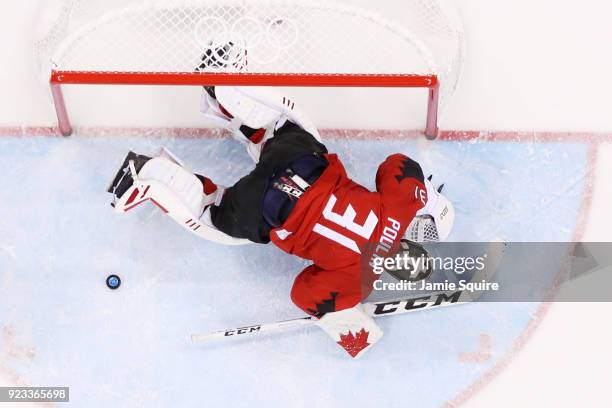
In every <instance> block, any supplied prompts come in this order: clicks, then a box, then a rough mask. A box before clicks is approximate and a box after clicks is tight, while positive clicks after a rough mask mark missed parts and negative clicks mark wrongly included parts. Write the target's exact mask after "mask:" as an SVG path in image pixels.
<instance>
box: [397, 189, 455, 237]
mask: <svg viewBox="0 0 612 408" xmlns="http://www.w3.org/2000/svg"><path fill="white" fill-rule="evenodd" d="M425 187H426V188H427V197H428V200H427V204H426V205H425V207H423V208H422V209H420V210H419V211H418V212H417V214H416V216H415V217H414V219H413V220H412V222H411V223H410V225H409V226H408V229H407V230H406V234H405V235H404V238H406V239H407V240H409V241H412V242H438V241H444V240H446V238H448V236H449V235H450V233H451V231H452V229H453V225H454V224H455V208H454V207H453V203H451V202H450V200H449V199H448V198H446V197H445V196H444V195H442V194H440V193H438V192H437V191H436V189H435V188H434V187H433V185H432V184H431V182H430V181H429V180H426V181H425Z"/></svg>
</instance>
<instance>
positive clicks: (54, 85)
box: [50, 71, 440, 139]
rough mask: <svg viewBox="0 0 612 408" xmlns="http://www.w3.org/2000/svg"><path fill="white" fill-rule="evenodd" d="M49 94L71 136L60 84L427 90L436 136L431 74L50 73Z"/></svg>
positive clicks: (430, 130) (429, 129)
mask: <svg viewBox="0 0 612 408" xmlns="http://www.w3.org/2000/svg"><path fill="white" fill-rule="evenodd" d="M50 84H51V93H52V95H53V103H54V104H55V111H56V113H57V120H58V127H59V130H60V132H61V134H62V135H64V136H70V135H71V134H72V125H71V124H70V119H69V116H68V111H67V109H66V103H65V101H64V96H63V93H62V88H61V87H62V85H191V86H223V85H226V86H230V85H233V86H289V87H368V88H428V89H429V95H428V108H427V124H426V128H425V135H426V136H427V137H428V138H429V139H435V138H436V136H437V134H438V104H439V93H440V83H439V81H438V78H437V77H436V76H435V75H367V74H363V75H361V74H342V75H335V74H251V73H161V72H160V73H155V72H154V73H151V72H146V73H143V72H79V71H52V73H51V79H50Z"/></svg>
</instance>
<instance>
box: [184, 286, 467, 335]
mask: <svg viewBox="0 0 612 408" xmlns="http://www.w3.org/2000/svg"><path fill="white" fill-rule="evenodd" d="M472 300H473V299H472V298H471V297H470V296H469V295H468V294H467V293H464V292H463V291H455V292H436V293H431V294H424V295H420V296H413V297H406V298H402V299H397V300H386V301H379V302H366V303H364V308H365V311H366V313H367V314H369V315H370V316H372V317H381V316H391V315H398V314H404V313H409V312H415V311H418V310H428V309H435V308H438V307H444V306H451V305H459V304H464V303H469V302H471V301H472ZM317 321H318V319H317V318H316V317H313V316H306V317H300V318H297V319H291V320H283V321H278V322H274V323H262V324H256V325H252V326H243V327H237V328H233V329H226V330H219V331H214V332H211V333H208V334H192V335H191V341H192V342H193V343H202V342H206V341H210V340H220V339H227V338H234V337H237V336H239V337H240V338H246V337H249V336H254V335H257V334H260V333H271V332H280V331H283V330H289V329H294V328H297V327H305V326H314V325H316V324H317Z"/></svg>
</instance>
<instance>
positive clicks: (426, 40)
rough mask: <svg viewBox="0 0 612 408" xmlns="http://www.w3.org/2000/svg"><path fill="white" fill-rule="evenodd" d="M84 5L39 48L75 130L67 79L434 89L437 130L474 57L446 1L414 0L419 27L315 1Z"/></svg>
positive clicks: (433, 128)
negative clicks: (468, 56) (467, 59)
mask: <svg viewBox="0 0 612 408" xmlns="http://www.w3.org/2000/svg"><path fill="white" fill-rule="evenodd" d="M83 3H84V2H83V1H81V0H64V1H63V2H62V3H61V7H60V8H58V9H57V10H56V13H57V18H56V19H55V23H54V24H53V26H52V27H51V28H50V29H49V31H48V34H47V36H45V37H43V38H42V39H41V40H39V41H38V42H37V44H36V49H37V53H38V56H39V60H40V62H41V66H42V68H43V70H44V72H47V73H49V72H50V76H49V78H50V80H49V81H50V84H51V91H52V96H53V101H54V105H55V109H56V113H57V117H58V123H59V126H58V127H59V130H60V132H61V133H62V134H63V135H70V134H71V133H72V125H71V123H70V120H69V115H68V110H67V107H66V103H65V101H64V97H63V94H62V86H63V85H80V84H87V85H90V84H91V85H96V84H97V85H175V86H176V85H181V86H212V85H242V86H289V87H368V88H369V87H393V88H427V89H428V113H427V120H426V125H425V134H426V135H427V136H428V137H430V138H434V137H435V136H436V135H437V131H438V110H439V105H441V104H442V103H443V101H445V100H448V98H449V96H450V95H451V94H452V92H453V91H454V89H455V86H456V84H457V81H458V78H459V74H460V70H461V64H462V60H463V34H462V30H461V26H460V22H459V20H458V19H457V18H456V17H452V16H451V14H450V13H448V11H447V10H448V6H443V0H407V1H406V5H405V7H406V9H405V10H407V15H408V16H407V18H405V20H406V21H407V26H400V25H399V24H396V23H392V22H389V21H387V20H385V19H383V18H381V17H379V16H377V15H375V14H374V13H372V12H370V11H367V10H363V9H359V8H356V7H352V6H349V5H344V4H339V3H330V2H325V3H317V2H316V1H305V0H256V1H252V0H251V1H249V2H246V1H245V0H166V1H160V0H153V1H151V0H148V1H144V2H143V1H142V0H141V1H136V2H132V3H131V4H130V5H129V6H127V7H121V8H113V7H111V8H110V9H109V10H105V11H104V12H103V13H100V12H99V10H98V11H95V10H88V8H87V7H86V5H84V4H83ZM228 44H231V53H229V52H228V53H222V52H219V50H221V49H223V47H225V46H227V45H228ZM203 56H206V57H204V59H205V60H207V64H206V66H205V68H204V69H203V70H201V71H200V72H194V69H195V67H197V66H198V65H199V64H200V63H201V62H202V58H203Z"/></svg>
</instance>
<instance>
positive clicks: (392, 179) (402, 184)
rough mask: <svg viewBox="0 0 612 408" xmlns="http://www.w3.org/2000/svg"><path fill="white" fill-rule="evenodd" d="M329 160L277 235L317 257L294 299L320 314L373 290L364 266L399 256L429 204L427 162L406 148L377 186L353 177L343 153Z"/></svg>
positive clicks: (287, 247) (280, 242) (383, 168)
mask: <svg viewBox="0 0 612 408" xmlns="http://www.w3.org/2000/svg"><path fill="white" fill-rule="evenodd" d="M326 158H327V160H328V162H329V166H328V167H327V168H326V169H325V171H324V172H323V173H322V174H321V176H320V177H319V178H318V179H317V181H315V182H314V183H313V185H312V186H311V187H310V188H309V189H308V190H307V191H306V192H305V193H304V194H303V195H302V197H300V199H299V200H298V202H297V203H296V205H295V207H294V208H293V210H292V212H291V214H290V215H289V217H288V218H287V220H286V222H285V223H284V224H283V225H282V226H281V227H280V228H276V229H274V230H272V231H271V233H270V239H271V240H272V242H274V244H276V245H277V246H278V247H279V248H281V249H282V250H284V251H285V252H288V253H290V254H294V255H297V256H299V257H301V258H304V259H308V260H311V261H312V262H313V265H310V266H309V267H307V268H306V269H305V270H304V271H302V273H301V274H300V275H299V276H298V277H297V278H296V280H295V283H294V285H293V289H292V291H291V298H292V300H293V301H294V303H295V304H296V305H297V306H298V307H300V308H301V309H303V310H304V311H306V312H307V313H310V314H312V315H315V316H321V315H323V314H325V313H329V312H334V311H338V310H343V309H347V308H350V307H353V306H355V305H356V304H357V303H359V302H360V301H362V300H363V299H364V298H366V297H367V296H368V295H369V293H370V291H371V286H370V285H364V279H363V277H362V269H363V265H367V264H369V263H370V261H371V258H374V257H386V256H391V255H393V253H392V252H393V250H394V248H396V247H397V245H398V244H399V241H400V239H401V238H402V236H403V235H404V233H405V231H406V228H408V225H409V224H410V222H411V221H412V219H413V218H414V216H415V214H416V212H417V211H418V210H420V209H421V208H423V206H424V205H425V203H426V202H427V193H426V189H425V185H424V179H423V172H422V170H421V167H420V166H419V165H418V163H416V162H415V161H413V160H411V159H409V158H408V157H406V156H404V155H402V154H395V155H392V156H389V157H388V158H387V159H386V160H385V161H384V162H383V163H382V164H381V165H380V166H379V168H378V172H377V174H376V192H371V191H369V190H367V189H366V188H365V187H363V186H361V185H359V184H357V183H355V182H354V181H352V180H351V179H349V178H348V176H347V174H346V171H345V170H344V166H343V165H342V163H341V162H340V161H339V160H338V157H337V156H336V155H334V154H329V155H326ZM364 257H365V259H364Z"/></svg>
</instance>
